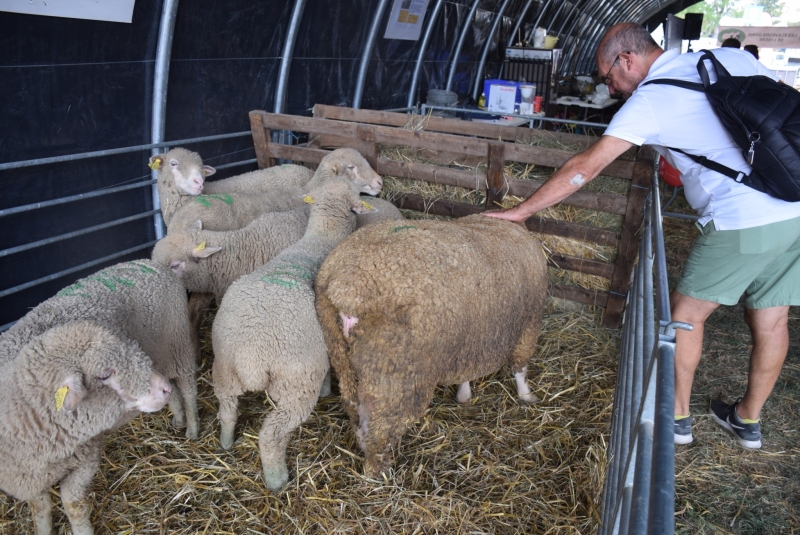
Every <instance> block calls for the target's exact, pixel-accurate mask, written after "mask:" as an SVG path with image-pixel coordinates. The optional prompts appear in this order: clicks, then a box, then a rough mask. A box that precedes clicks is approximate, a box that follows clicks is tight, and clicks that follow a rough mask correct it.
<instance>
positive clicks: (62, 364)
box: [0, 321, 171, 535]
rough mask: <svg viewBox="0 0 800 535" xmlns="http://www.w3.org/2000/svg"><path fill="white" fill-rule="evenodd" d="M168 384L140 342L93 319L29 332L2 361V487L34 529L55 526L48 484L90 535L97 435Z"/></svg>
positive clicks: (142, 407)
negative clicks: (28, 514) (22, 503)
mask: <svg viewBox="0 0 800 535" xmlns="http://www.w3.org/2000/svg"><path fill="white" fill-rule="evenodd" d="M170 391H171V389H170V385H169V381H167V380H166V379H165V378H164V377H163V376H161V375H160V374H159V373H157V372H155V371H153V364H152V362H151V360H150V358H149V357H148V356H147V355H145V354H144V352H142V350H141V349H140V348H139V345H138V344H136V343H135V342H133V341H131V340H130V339H128V338H126V337H124V336H123V335H122V334H120V333H119V332H117V331H114V330H112V329H110V328H108V327H105V326H103V325H101V324H99V323H97V322H93V321H74V322H67V323H64V324H61V325H55V326H53V327H52V328H49V329H47V330H46V331H44V332H42V333H40V334H38V335H36V336H34V337H33V338H31V339H30V340H29V341H28V343H26V344H24V345H23V346H22V347H20V348H19V350H18V351H17V352H16V353H15V354H14V355H13V358H9V355H7V354H6V355H4V360H3V361H2V363H0V457H2V459H3V463H2V465H0V490H2V491H3V492H5V493H7V494H9V495H11V496H13V497H15V498H17V499H19V500H26V501H27V502H28V504H29V505H30V508H31V511H32V513H33V517H34V523H35V525H36V533H37V534H38V535H50V534H51V533H54V532H53V519H52V509H53V504H52V502H51V500H50V488H51V487H53V486H54V485H55V484H57V483H58V484H59V485H60V490H61V501H62V503H63V505H64V510H65V512H66V514H67V518H68V519H69V523H70V525H71V527H72V533H73V534H74V535H92V534H93V533H94V530H93V529H92V526H91V523H90V510H89V506H88V503H87V501H86V500H85V495H86V489H87V488H88V486H89V484H90V483H91V480H92V478H93V477H94V474H95V473H96V472H97V468H98V466H99V464H100V456H101V453H102V445H103V435H104V434H105V433H107V432H108V431H110V430H113V429H115V428H117V427H119V426H121V425H122V424H124V423H126V422H127V421H128V420H129V419H130V418H131V417H132V416H133V415H134V414H136V413H138V412H139V411H144V412H153V411H157V410H160V409H161V408H162V407H163V406H164V405H165V404H166V403H167V399H168V398H169V397H170Z"/></svg>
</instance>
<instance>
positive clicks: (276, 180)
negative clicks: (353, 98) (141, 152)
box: [149, 148, 383, 226]
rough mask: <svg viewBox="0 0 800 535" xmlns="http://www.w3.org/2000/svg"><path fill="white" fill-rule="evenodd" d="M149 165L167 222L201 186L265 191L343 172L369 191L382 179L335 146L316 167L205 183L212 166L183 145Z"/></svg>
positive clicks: (372, 192) (266, 171)
mask: <svg viewBox="0 0 800 535" xmlns="http://www.w3.org/2000/svg"><path fill="white" fill-rule="evenodd" d="M149 165H150V167H151V168H153V169H156V170H158V182H157V189H158V195H159V198H160V199H161V213H162V216H163V218H164V223H165V224H166V225H167V226H169V225H170V221H171V220H172V217H173V216H174V215H175V212H177V211H178V209H179V208H181V207H182V206H184V205H186V204H188V203H189V202H191V197H193V196H197V195H199V194H200V193H202V192H203V191H204V190H205V192H206V193H207V194H224V193H228V194H233V193H242V194H246V195H252V194H260V193H269V192H270V191H272V190H274V189H275V188H278V187H281V188H299V187H305V186H310V187H311V188H313V187H314V186H315V184H309V182H310V181H312V178H315V177H316V180H324V179H326V178H329V177H332V176H341V175H345V176H348V177H350V179H351V180H353V181H354V182H356V183H357V184H358V185H359V187H360V188H361V191H363V192H364V193H367V194H370V195H377V194H378V193H379V192H380V189H381V186H382V185H383V180H382V179H381V177H380V175H378V174H377V173H376V172H375V171H374V170H373V169H372V168H371V167H370V166H369V163H367V161H366V160H365V159H364V157H363V156H361V154H360V153H359V152H358V151H356V150H354V149H349V148H344V149H336V150H335V151H333V152H331V153H330V154H328V155H326V156H325V157H324V158H323V159H322V161H321V162H320V164H319V166H318V167H317V171H311V170H310V169H308V168H306V167H303V166H300V165H294V164H287V165H281V166H277V167H268V168H266V169H259V170H257V171H252V172H250V173H245V174H242V175H238V176H234V177H230V178H226V179H223V180H218V181H216V182H209V183H205V177H208V176H211V175H213V174H214V173H215V172H216V170H215V169H214V168H213V167H211V166H208V165H203V161H202V159H201V158H200V156H199V155H198V154H197V153H196V152H191V151H188V150H186V149H182V148H176V149H172V150H170V151H169V152H167V153H166V154H159V155H156V156H152V157H151V158H150V164H149Z"/></svg>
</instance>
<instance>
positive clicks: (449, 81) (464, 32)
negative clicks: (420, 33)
mask: <svg viewBox="0 0 800 535" xmlns="http://www.w3.org/2000/svg"><path fill="white" fill-rule="evenodd" d="M480 3H481V0H475V1H474V2H473V3H472V7H471V8H470V10H469V14H468V15H467V18H465V19H464V27H463V28H461V34H460V35H459V36H458V43H456V49H455V50H454V51H453V61H452V62H451V63H450V72H449V73H448V74H447V83H446V84H445V86H444V88H445V89H446V90H447V91H450V88H451V87H452V86H453V78H454V77H455V75H456V65H458V56H459V55H460V54H461V48H462V47H463V46H464V40H465V39H466V38H467V32H468V31H469V23H470V21H471V20H472V19H473V18H474V17H475V12H476V11H477V10H478V4H480Z"/></svg>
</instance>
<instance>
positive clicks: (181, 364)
mask: <svg viewBox="0 0 800 535" xmlns="http://www.w3.org/2000/svg"><path fill="white" fill-rule="evenodd" d="M76 320H91V321H95V322H98V323H102V324H104V325H106V326H108V327H110V328H114V329H117V330H119V331H120V332H122V333H123V334H124V335H125V336H126V337H127V338H129V339H131V340H134V341H136V342H137V343H138V344H140V345H141V347H142V350H143V351H144V352H145V353H146V354H147V355H148V356H149V357H150V358H151V359H152V360H153V366H154V367H155V369H156V371H158V372H159V373H161V374H162V375H164V376H165V377H166V378H167V379H170V380H172V381H174V382H175V392H174V393H173V395H172V396H170V400H169V407H170V410H171V411H172V414H173V418H172V424H173V426H175V427H176V428H182V427H184V426H185V427H186V437H187V438H189V439H196V438H197V435H198V430H199V417H198V414H197V380H196V372H197V358H198V355H199V346H198V345H197V341H196V339H194V338H193V336H192V333H191V331H190V326H189V311H188V305H187V300H186V291H185V290H184V288H183V287H182V286H181V284H180V282H179V281H177V280H176V279H175V277H174V276H173V275H172V274H171V273H170V270H169V269H168V268H163V267H161V266H159V265H157V264H156V263H154V262H151V261H149V260H136V261H132V262H123V263H120V264H116V265H113V266H110V267H107V268H105V269H103V270H101V271H99V272H97V273H95V274H94V275H91V276H89V277H86V278H84V279H81V280H79V281H77V282H76V283H75V284H72V285H70V286H67V287H66V288H64V289H63V290H61V291H60V292H58V293H57V294H56V295H55V296H53V297H51V298H50V299H47V300H46V301H43V302H42V303H40V304H39V305H37V306H36V307H34V308H33V309H32V310H30V311H29V312H28V313H27V314H26V315H25V316H23V317H22V318H21V319H20V320H19V321H18V322H17V323H16V324H14V325H13V326H12V327H11V328H10V329H9V330H8V331H6V332H5V333H3V335H2V336H0V355H3V356H0V362H2V360H3V359H4V358H13V355H15V354H16V352H17V351H19V348H20V347H21V346H22V345H23V344H25V343H28V342H29V341H30V340H31V339H32V338H34V337H35V336H38V335H40V334H42V333H43V332H45V331H46V330H48V329H50V328H52V327H54V326H56V325H60V324H63V323H67V322H70V321H76Z"/></svg>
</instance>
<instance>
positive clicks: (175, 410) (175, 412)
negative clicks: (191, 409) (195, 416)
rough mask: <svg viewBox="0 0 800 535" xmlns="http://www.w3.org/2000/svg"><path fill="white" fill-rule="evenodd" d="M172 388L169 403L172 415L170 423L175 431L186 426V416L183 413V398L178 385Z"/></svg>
mask: <svg viewBox="0 0 800 535" xmlns="http://www.w3.org/2000/svg"><path fill="white" fill-rule="evenodd" d="M172 386H173V389H172V394H170V396H169V401H167V405H168V406H169V411H170V412H171V413H172V420H171V421H170V423H171V424H172V427H174V428H175V429H181V428H183V427H184V426H186V415H185V414H184V412H183V400H182V398H183V396H182V395H181V392H180V388H178V386H177V385H175V384H173V385H172Z"/></svg>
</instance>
